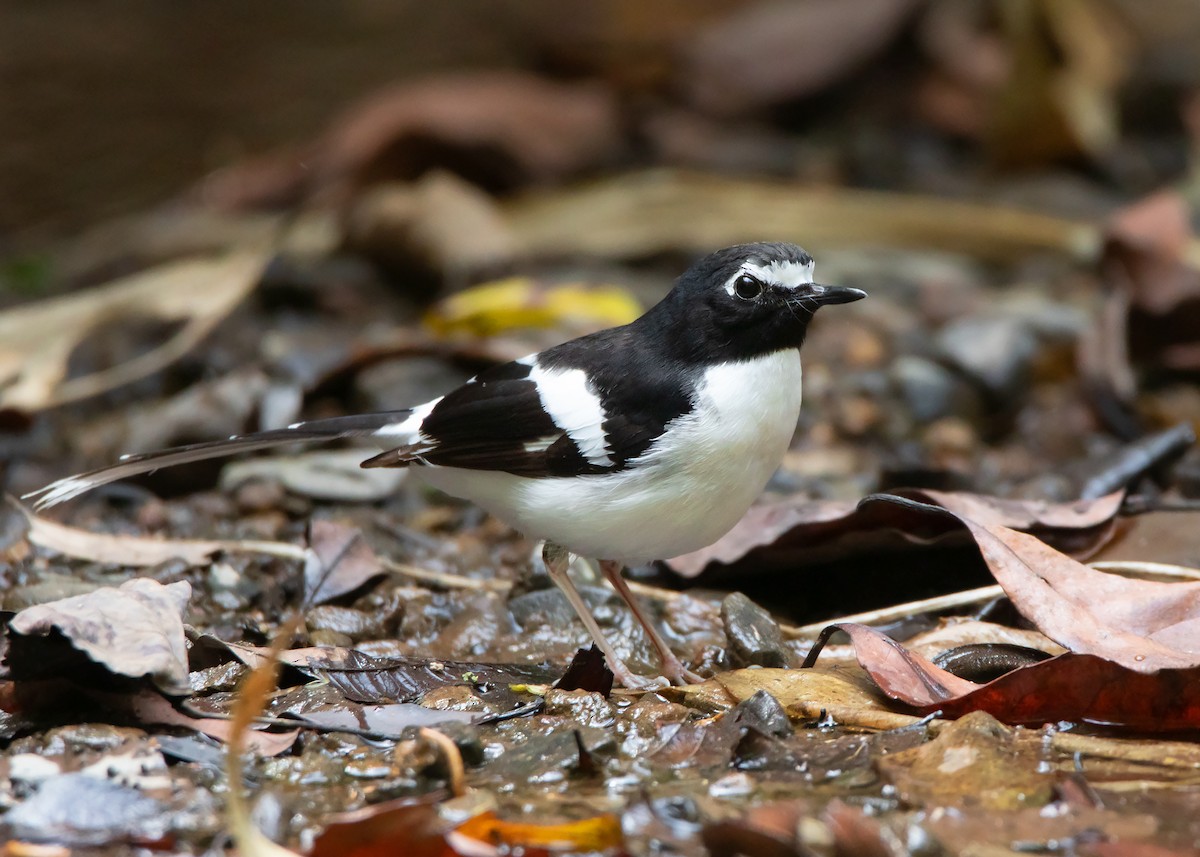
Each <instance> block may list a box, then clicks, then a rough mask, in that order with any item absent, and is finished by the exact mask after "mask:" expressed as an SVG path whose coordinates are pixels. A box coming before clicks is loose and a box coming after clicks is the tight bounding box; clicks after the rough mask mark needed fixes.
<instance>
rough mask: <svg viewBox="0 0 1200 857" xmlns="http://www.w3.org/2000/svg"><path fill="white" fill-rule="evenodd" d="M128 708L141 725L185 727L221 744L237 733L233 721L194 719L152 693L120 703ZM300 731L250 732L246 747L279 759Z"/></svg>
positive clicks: (252, 730)
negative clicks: (234, 730) (233, 731)
mask: <svg viewBox="0 0 1200 857" xmlns="http://www.w3.org/2000/svg"><path fill="white" fill-rule="evenodd" d="M125 705H127V706H128V707H129V710H130V713H131V714H133V716H134V717H135V718H137V720H138V722H140V723H145V724H158V725H162V726H181V727H183V728H184V729H191V730H193V731H196V732H200V733H202V734H204V735H208V736H209V737H210V738H216V739H217V740H219V741H225V742H227V741H229V739H230V736H231V735H232V734H233V733H232V730H233V724H232V722H231V721H229V720H222V719H221V718H217V717H191V716H189V715H187V714H184V713H183V712H182V711H179V710H178V709H177V708H175V706H173V705H172V704H171V703H170V701H169V700H167V699H165V698H163V697H161V696H159V695H158V694H156V693H151V692H150V691H145V690H143V691H140V692H138V693H136V694H134V695H133V696H132V697H129V698H128V699H126V700H123V701H121V702H120V703H118V704H117V707H122V706H125ZM299 735H300V730H299V729H293V730H291V731H290V732H264V731H262V730H259V729H250V730H248V731H247V732H246V734H245V735H244V736H243V737H242V746H243V747H244V748H245V749H246V750H247V751H248V752H250V753H253V754H255V755H258V756H278V755H279V754H280V753H283V752H285V751H287V750H289V749H290V748H291V746H292V745H293V744H295V743H296V738H297V737H299Z"/></svg>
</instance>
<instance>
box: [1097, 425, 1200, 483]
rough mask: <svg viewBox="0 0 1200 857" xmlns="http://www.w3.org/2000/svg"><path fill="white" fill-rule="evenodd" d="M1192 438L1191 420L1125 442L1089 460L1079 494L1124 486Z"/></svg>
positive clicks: (1169, 458) (1175, 454)
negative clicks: (1096, 458)
mask: <svg viewBox="0 0 1200 857" xmlns="http://www.w3.org/2000/svg"><path fill="white" fill-rule="evenodd" d="M1195 442H1196V432H1195V431H1194V430H1193V429H1192V425H1191V423H1180V424H1179V425H1177V426H1173V427H1172V428H1169V429H1165V430H1163V431H1160V432H1155V433H1154V434H1151V435H1147V436H1145V437H1143V438H1139V439H1138V440H1135V441H1134V442H1133V443H1128V444H1126V445H1125V446H1123V447H1121V448H1120V449H1118V450H1116V451H1115V452H1113V454H1112V455H1109V456H1106V457H1105V458H1104V459H1102V460H1100V461H1096V462H1091V463H1089V465H1088V467H1087V469H1088V470H1089V471H1090V473H1088V474H1087V476H1086V478H1085V479H1084V481H1083V485H1082V486H1081V487H1080V489H1079V496H1080V497H1081V498H1083V499H1085V500H1095V499H1097V498H1099V497H1103V496H1105V495H1107V494H1111V493H1112V492H1113V491H1117V490H1119V489H1121V488H1128V487H1129V486H1130V485H1132V484H1133V483H1135V482H1137V480H1139V479H1141V478H1142V477H1143V476H1145V475H1146V474H1147V473H1150V472H1151V471H1154V470H1157V469H1159V468H1160V467H1162V466H1164V465H1165V464H1167V463H1169V462H1171V461H1174V460H1175V459H1177V458H1179V457H1180V456H1181V455H1183V454H1184V453H1185V452H1187V450H1188V448H1189V447H1190V446H1192V444H1194V443H1195Z"/></svg>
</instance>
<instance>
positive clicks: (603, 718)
mask: <svg viewBox="0 0 1200 857" xmlns="http://www.w3.org/2000/svg"><path fill="white" fill-rule="evenodd" d="M544 713H545V714H547V715H558V716H561V717H567V718H569V719H571V720H573V721H575V722H576V723H579V724H581V725H584V726H596V727H599V728H601V729H606V728H608V727H609V726H612V725H613V723H614V722H615V721H616V713H615V712H614V710H613V707H612V705H610V704H609V702H608V700H606V699H605V698H604V697H603V696H601V695H600V694H599V693H589V692H588V691H586V690H559V689H558V688H556V687H553V688H550V690H549V691H548V692H547V693H546V708H545V710H544Z"/></svg>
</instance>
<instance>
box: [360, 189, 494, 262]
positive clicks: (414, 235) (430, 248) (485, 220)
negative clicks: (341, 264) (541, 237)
mask: <svg viewBox="0 0 1200 857" xmlns="http://www.w3.org/2000/svg"><path fill="white" fill-rule="evenodd" d="M346 243H347V247H348V248H349V249H351V250H357V251H359V252H361V253H362V254H363V255H365V256H367V257H368V258H370V259H372V260H375V261H377V262H379V263H381V264H383V265H384V266H386V267H388V268H389V269H391V270H395V271H399V272H407V271H411V270H413V269H415V270H418V271H428V272H431V273H433V274H434V275H435V276H436V277H439V278H441V279H444V280H449V281H451V282H454V281H461V280H463V279H464V278H466V277H469V276H470V275H471V274H472V273H474V272H476V271H487V270H496V269H499V268H502V267H504V266H506V265H509V264H511V263H512V262H513V261H514V259H515V256H516V246H515V241H514V238H513V236H512V233H511V231H510V229H509V227H508V224H507V223H506V222H505V220H504V217H503V215H502V214H501V212H500V210H499V208H498V207H497V205H496V202H495V201H494V200H493V199H492V198H491V197H490V196H488V195H487V194H486V193H484V192H483V191H482V190H480V189H479V188H477V187H475V186H474V185H471V184H469V183H467V182H466V181H464V180H462V179H460V178H459V177H458V176H455V175H453V174H451V173H445V172H441V171H434V172H431V173H429V174H428V175H425V176H422V177H421V178H420V179H418V180H417V181H415V182H413V183H412V184H404V185H402V184H396V183H387V184H383V185H377V186H375V187H373V188H371V189H369V190H368V191H366V192H364V193H363V194H362V195H361V196H360V197H359V198H358V199H356V200H355V202H354V205H353V208H352V209H351V211H350V214H349V215H348V216H347V218H346Z"/></svg>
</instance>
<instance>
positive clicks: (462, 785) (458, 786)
mask: <svg viewBox="0 0 1200 857" xmlns="http://www.w3.org/2000/svg"><path fill="white" fill-rule="evenodd" d="M417 734H418V735H420V736H421V737H422V738H424V739H425V740H426V741H428V742H429V743H430V744H433V745H434V746H435V747H437V748H438V750H439V751H440V752H441V754H442V758H444V759H445V760H446V767H447V768H448V769H449V770H450V794H452V795H454V796H455V797H462V796H463V795H465V794H466V793H467V786H466V770H465V768H464V767H463V758H462V753H460V752H459V750H458V746H457V745H456V744H455V743H454V742H453V741H452V740H451V739H450V736H449V735H446V734H445V733H444V732H439V731H437V730H436V729H430V728H429V727H428V726H422V727H421V728H420V729H419V730H418V732H417Z"/></svg>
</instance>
